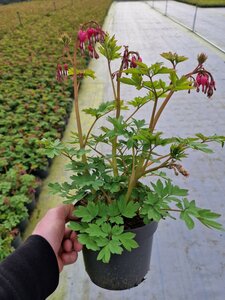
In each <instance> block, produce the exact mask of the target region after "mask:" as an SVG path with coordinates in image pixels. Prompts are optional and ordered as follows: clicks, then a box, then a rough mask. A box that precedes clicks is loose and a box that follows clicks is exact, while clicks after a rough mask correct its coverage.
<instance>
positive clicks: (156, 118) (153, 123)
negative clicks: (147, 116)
mask: <svg viewBox="0 0 225 300" xmlns="http://www.w3.org/2000/svg"><path fill="white" fill-rule="evenodd" d="M173 93H174V91H170V92H169V94H168V95H167V96H166V98H165V100H164V101H163V103H162V105H161V106H160V108H159V110H158V111H157V113H156V115H155V117H154V121H153V122H152V127H151V131H153V130H154V128H155V126H156V124H157V122H158V120H159V117H160V115H161V113H162V112H163V110H164V108H165V107H166V105H167V103H168V102H169V100H170V98H171V97H172V95H173Z"/></svg>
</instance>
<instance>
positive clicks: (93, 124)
mask: <svg viewBox="0 0 225 300" xmlns="http://www.w3.org/2000/svg"><path fill="white" fill-rule="evenodd" d="M97 120H98V118H96V119H95V120H94V122H93V123H92V125H91V127H90V128H89V130H88V133H87V135H86V138H85V141H84V148H85V146H86V145H87V141H88V138H89V135H90V133H91V131H92V129H93V127H94V126H95V123H96V122H97Z"/></svg>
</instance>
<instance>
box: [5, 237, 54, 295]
mask: <svg viewBox="0 0 225 300" xmlns="http://www.w3.org/2000/svg"><path fill="white" fill-rule="evenodd" d="M58 281H59V269H58V263H57V259H56V256H55V253H54V251H53V249H52V247H51V246H50V244H49V243H48V242H47V241H46V240H45V239H44V238H43V237H41V236H39V235H31V236H30V237H29V238H28V239H27V240H26V242H25V243H24V244H23V245H22V246H20V247H19V248H18V249H17V250H15V251H14V252H13V253H12V254H11V255H10V256H8V257H7V258H6V259H5V260H4V261H3V262H2V263H1V264H0V299H1V300H31V299H32V300H43V299H45V298H47V297H48V296H49V295H50V294H51V293H52V292H53V291H54V290H55V289H56V287H57V285H58Z"/></svg>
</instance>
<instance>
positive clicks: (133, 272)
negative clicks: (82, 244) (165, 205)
mask: <svg viewBox="0 0 225 300" xmlns="http://www.w3.org/2000/svg"><path fill="white" fill-rule="evenodd" d="M157 226H158V223H157V222H151V223H150V224H148V225H145V226H142V227H138V228H135V229H131V230H129V231H131V232H134V233H135V234H136V237H135V240H136V241H137V243H138V244H139V247H138V248H136V249H134V250H132V251H131V252H129V251H126V250H124V252H123V253H122V254H121V255H112V257H111V259H110V262H109V263H103V262H101V261H97V256H98V252H97V251H92V250H88V249H87V248H84V249H83V257H84V263H85V268H86V271H87V273H88V275H89V277H90V279H91V280H92V282H93V283H95V284H96V285H98V286H99V287H102V288H104V289H108V290H125V289H130V288H132V287H135V286H137V285H139V284H140V283H141V282H142V281H143V280H144V277H145V275H146V274H147V272H148V270H149V266H150V258H151V249H152V242H153V234H154V232H155V231H156V229H157Z"/></svg>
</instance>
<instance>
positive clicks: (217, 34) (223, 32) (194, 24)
mask: <svg viewBox="0 0 225 300" xmlns="http://www.w3.org/2000/svg"><path fill="white" fill-rule="evenodd" d="M147 2H148V4H149V5H150V6H151V7H154V8H155V9H157V10H159V11H160V12H162V13H163V14H166V15H167V16H168V17H171V18H173V19H174V20H176V21H178V22H180V23H182V24H184V25H185V26H187V27H188V28H190V29H192V30H194V31H195V32H196V33H197V34H200V35H201V36H203V37H204V38H206V39H207V40H209V41H210V42H212V43H213V44H215V45H216V46H218V47H219V48H221V49H223V50H224V52H225V7H220V8H206V7H198V8H197V10H196V7H195V5H189V4H185V3H181V2H177V1H173V0H169V1H161V0H160V1H159V0H158V1H157V0H154V1H147Z"/></svg>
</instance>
